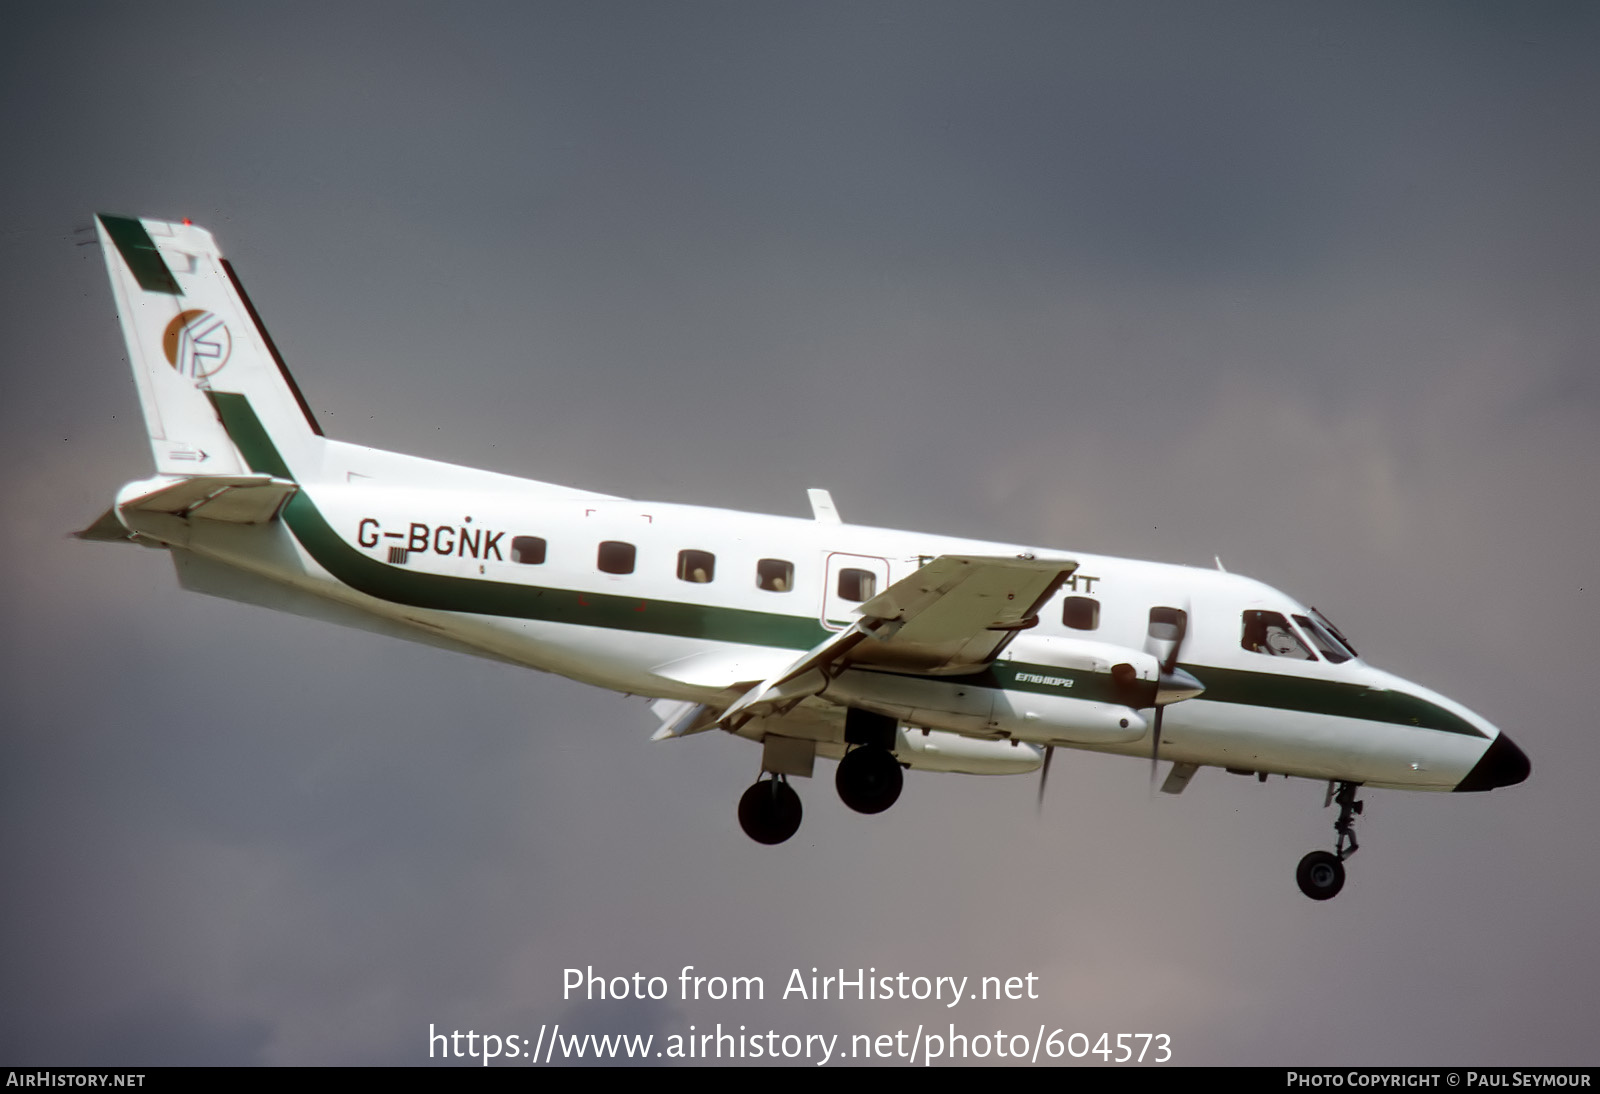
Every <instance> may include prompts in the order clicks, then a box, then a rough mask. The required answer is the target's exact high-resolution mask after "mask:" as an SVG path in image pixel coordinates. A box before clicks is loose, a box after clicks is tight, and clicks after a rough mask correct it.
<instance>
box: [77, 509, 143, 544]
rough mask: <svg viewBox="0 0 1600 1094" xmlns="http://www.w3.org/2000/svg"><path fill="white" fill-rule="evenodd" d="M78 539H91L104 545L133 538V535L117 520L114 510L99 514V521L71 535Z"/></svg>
mask: <svg viewBox="0 0 1600 1094" xmlns="http://www.w3.org/2000/svg"><path fill="white" fill-rule="evenodd" d="M72 534H73V535H74V536H76V537H77V538H79V539H93V540H99V541H101V542H105V543H117V542H120V541H122V540H128V539H132V538H133V533H132V532H130V531H128V526H127V525H125V524H123V523H122V522H121V521H120V520H118V519H117V511H116V510H115V509H107V510H106V511H105V512H104V513H101V514H100V519H99V520H97V521H95V522H94V523H93V524H91V525H89V527H87V528H85V529H84V530H83V531H81V532H74V533H72Z"/></svg>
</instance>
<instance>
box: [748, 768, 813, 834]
mask: <svg viewBox="0 0 1600 1094" xmlns="http://www.w3.org/2000/svg"><path fill="white" fill-rule="evenodd" d="M800 815H801V809H800V795H799V794H796V793H795V792H794V788H793V787H791V786H790V785H789V784H788V783H786V782H784V781H783V780H782V779H780V778H778V777H777V776H776V775H774V776H773V777H772V778H770V779H761V780H759V781H758V782H756V783H755V784H754V785H752V786H751V787H750V789H749V790H746V791H745V792H744V796H743V797H742V798H740V799H739V827H740V828H743V829H744V834H745V835H747V836H749V837H750V838H751V839H753V840H755V841H756V842H757V843H765V844H774V843H782V842H783V841H784V840H786V839H788V838H789V837H790V836H792V835H794V834H795V833H796V832H798V831H799V830H800Z"/></svg>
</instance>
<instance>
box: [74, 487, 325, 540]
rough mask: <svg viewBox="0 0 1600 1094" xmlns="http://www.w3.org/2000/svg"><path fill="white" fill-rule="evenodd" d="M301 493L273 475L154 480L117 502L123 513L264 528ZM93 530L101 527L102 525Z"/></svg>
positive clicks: (125, 493)
mask: <svg viewBox="0 0 1600 1094" xmlns="http://www.w3.org/2000/svg"><path fill="white" fill-rule="evenodd" d="M298 489H299V487H297V486H296V485H295V484H294V483H292V482H289V481H288V480H286V479H275V478H273V477H272V476H271V475H191V476H188V477H185V478H181V479H151V480H147V481H145V482H139V483H132V484H130V485H128V486H126V487H124V488H123V490H122V494H121V495H120V496H119V497H118V498H117V509H118V510H120V511H122V512H124V513H126V512H129V511H130V510H131V511H137V512H144V513H166V514H170V515H171V516H176V517H202V518H204V519H206V520H217V521H223V522H225V523H228V524H265V523H266V522H268V521H270V520H272V519H273V518H275V517H276V516H277V515H278V513H279V511H280V510H281V509H282V508H283V504H284V502H286V501H288V500H289V498H290V497H291V496H293V494H294V492H295V491H296V490H298ZM92 527H94V528H97V527H99V522H96V524H95V525H94V526H92ZM91 530H92V529H91ZM85 538H87V537H85Z"/></svg>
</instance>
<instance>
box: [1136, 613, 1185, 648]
mask: <svg viewBox="0 0 1600 1094" xmlns="http://www.w3.org/2000/svg"><path fill="white" fill-rule="evenodd" d="M1188 620H1189V617H1188V616H1187V615H1185V614H1184V612H1183V610H1182V609H1180V608H1151V609H1150V629H1149V630H1148V631H1147V632H1146V633H1147V634H1149V635H1150V637H1151V638H1154V639H1155V640H1156V641H1158V642H1176V641H1178V639H1180V638H1182V637H1183V631H1184V627H1185V625H1186V624H1187V623H1188Z"/></svg>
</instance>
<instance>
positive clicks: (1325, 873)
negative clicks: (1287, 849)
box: [1294, 851, 1344, 900]
mask: <svg viewBox="0 0 1600 1094" xmlns="http://www.w3.org/2000/svg"><path fill="white" fill-rule="evenodd" d="M1294 879H1295V880H1296V881H1298V882H1299V883H1300V891H1301V892H1302V893H1304V894H1306V896H1308V897H1310V898H1311V899H1312V900H1332V899H1333V898H1334V897H1336V896H1338V895H1339V890H1340V889H1343V888H1344V863H1342V862H1340V861H1339V856H1338V855H1335V854H1333V853H1331V852H1329V851H1313V852H1311V853H1310V854H1309V855H1307V856H1306V857H1305V858H1303V859H1301V860H1300V867H1299V869H1297V870H1296V871H1295V872H1294Z"/></svg>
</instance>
